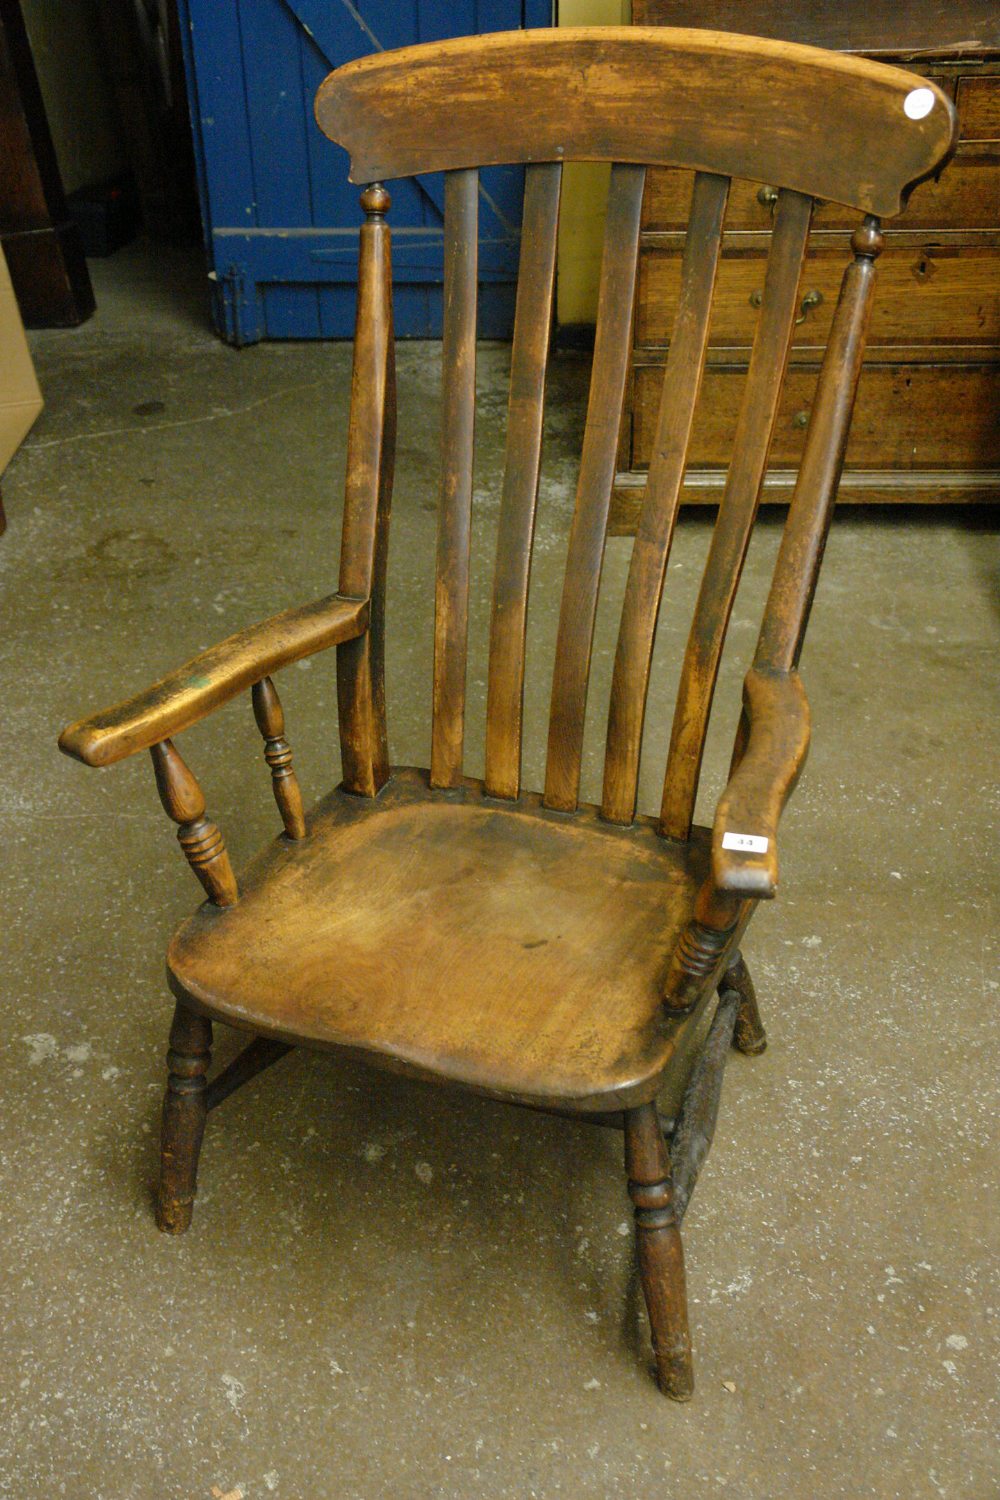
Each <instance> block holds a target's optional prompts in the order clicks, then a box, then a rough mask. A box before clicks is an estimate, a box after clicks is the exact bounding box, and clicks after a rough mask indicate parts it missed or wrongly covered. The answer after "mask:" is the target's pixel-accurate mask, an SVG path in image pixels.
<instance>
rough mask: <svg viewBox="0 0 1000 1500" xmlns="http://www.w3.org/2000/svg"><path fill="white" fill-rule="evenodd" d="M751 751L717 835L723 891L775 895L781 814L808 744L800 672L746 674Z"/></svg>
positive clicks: (733, 778) (719, 817)
mask: <svg viewBox="0 0 1000 1500" xmlns="http://www.w3.org/2000/svg"><path fill="white" fill-rule="evenodd" d="M743 709H744V713H745V715H746V719H747V724H748V726H749V727H748V733H747V737H746V748H745V750H744V753H743V756H742V758H741V759H740V761H739V763H738V765H737V766H736V767H735V768H734V770H733V771H732V773H731V775H730V778H729V785H728V786H727V787H726V790H725V791H724V792H723V794H722V798H721V800H720V802H719V806H718V809H717V811H716V814H715V827H714V829H713V832H712V874H713V878H714V881H715V886H716V889H717V890H720V891H729V892H732V893H733V894H734V895H738V896H745V897H752V898H754V899H761V898H763V899H765V900H768V899H770V897H772V896H773V895H774V893H775V890H776V889H777V885H778V850H777V832H778V819H779V818H780V817H781V813H782V809H783V808H784V806H785V803H786V802H787V801H788V799H789V797H790V796H791V794H792V791H793V789H794V787H795V783H796V782H797V781H798V779H799V772H800V771H801V770H802V767H803V766H804V765H805V759H806V752H807V751H808V749H809V704H808V702H807V700H806V695H805V689H804V688H803V686H802V683H801V681H800V679H799V674H798V672H763V671H759V670H757V669H756V668H754V669H751V671H749V672H748V673H747V676H746V680H745V682H744V684H743Z"/></svg>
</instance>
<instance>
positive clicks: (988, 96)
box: [956, 74, 1000, 141]
mask: <svg viewBox="0 0 1000 1500" xmlns="http://www.w3.org/2000/svg"><path fill="white" fill-rule="evenodd" d="M956 103H957V105H958V133H959V135H960V137H961V138H962V140H963V141H1000V76H997V75H992V76H991V75H989V74H987V76H986V77H980V78H969V77H965V78H960V79H959V80H958V93H957V95H956Z"/></svg>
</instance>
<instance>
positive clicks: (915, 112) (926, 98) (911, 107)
mask: <svg viewBox="0 0 1000 1500" xmlns="http://www.w3.org/2000/svg"><path fill="white" fill-rule="evenodd" d="M933 108H934V90H933V89H911V90H910V92H909V93H908V94H907V96H906V98H905V99H904V100H903V113H904V114H905V115H906V117H907V119H910V120H923V119H924V118H926V116H927V115H929V114H930V112H931V110H932V109H933Z"/></svg>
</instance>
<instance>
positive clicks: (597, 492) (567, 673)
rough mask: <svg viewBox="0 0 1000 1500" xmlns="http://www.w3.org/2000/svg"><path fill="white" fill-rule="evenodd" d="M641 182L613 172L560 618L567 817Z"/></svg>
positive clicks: (548, 795)
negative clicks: (578, 473) (584, 425)
mask: <svg viewBox="0 0 1000 1500" xmlns="http://www.w3.org/2000/svg"><path fill="white" fill-rule="evenodd" d="M645 178H646V172H645V168H644V167H636V166H630V165H626V164H625V163H621V162H616V163H615V165H614V166H613V167H612V169H611V188H610V191H609V194H608V213H607V224H606V228H605V233H604V255H603V260H602V262H601V285H600V294H599V299H598V311H597V334H596V339H595V344H594V364H593V370H592V373H591V379H590V397H589V400H588V403H587V425H586V429H585V432H584V438H583V454H582V457H581V460H580V477H579V480H578V482H577V488H576V508H575V510H574V512H573V525H572V528H571V530H570V537H569V554H568V557H567V562H566V578H565V582H564V584H563V596H562V608H561V610H560V614H559V635H558V639H557V644H556V665H555V673H554V675H553V679H552V710H551V715H550V718H549V747H548V761H547V764H546V770H545V805H546V806H547V807H557V808H560V809H562V810H563V811H565V812H571V811H573V809H574V808H575V807H576V805H577V799H578V797H579V793H580V758H581V755H582V751H583V729H584V720H585V716H586V710H587V681H588V678H589V676H590V654H591V648H592V645H593V638H594V619H595V616H596V613H597V595H598V590H599V588H600V582H601V566H602V563H603V561H604V542H605V535H606V532H607V525H608V507H609V505H610V502H611V488H612V485H613V483H614V477H615V459H616V456H617V447H618V434H619V427H620V425H621V414H622V403H623V400H624V397H625V380H626V376H627V374H628V354H629V342H630V340H629V333H630V330H631V326H632V314H633V310H634V306H635V279H636V264H637V253H638V248H639V225H640V220H641V210H642V191H643V185H644V183H645Z"/></svg>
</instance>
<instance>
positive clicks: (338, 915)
mask: <svg viewBox="0 0 1000 1500" xmlns="http://www.w3.org/2000/svg"><path fill="white" fill-rule="evenodd" d="M709 855H710V835H709V833H708V831H707V830H705V829H701V830H699V834H698V836H697V837H696V838H692V839H691V840H690V841H688V842H686V843H683V844H681V843H668V842H666V841H665V840H664V839H662V838H660V837H659V835H658V833H657V829H656V824H655V822H654V820H653V819H651V818H649V819H642V820H637V821H636V822H635V823H633V824H632V825H631V826H630V827H628V828H619V827H616V826H615V825H614V824H609V823H605V822H602V821H601V819H600V818H599V817H598V816H597V812H596V809H593V808H581V809H580V811H579V812H578V813H577V814H575V815H574V816H573V817H572V818H571V819H567V818H566V817H565V816H564V815H562V814H559V813H553V812H550V811H549V810H548V809H546V808H545V807H543V806H542V805H541V803H540V800H539V799H538V798H522V799H521V800H520V802H519V803H518V805H517V807H516V808H515V809H513V810H510V809H508V808H506V807H504V806H503V805H502V804H501V805H498V804H497V803H496V802H495V801H493V800H492V799H490V798H487V797H484V796H483V794H482V791H481V789H480V787H479V786H478V785H477V784H476V783H474V782H468V783H466V784H465V785H463V786H462V787H459V788H456V789H455V790H454V791H450V792H448V793H446V794H444V795H441V794H440V793H432V792H431V790H430V787H429V785H428V779H427V776H426V774H425V773H423V772H420V771H415V770H396V771H394V772H393V774H392V776H391V778H390V780H389V781H388V782H387V783H386V785H385V787H384V788H383V790H382V792H381V793H380V795H379V796H378V798H374V799H368V798H360V797H352V796H350V795H349V794H347V793H345V792H342V791H335V792H333V793H332V794H331V795H330V796H329V797H327V798H326V799H325V800H324V801H323V802H322V803H321V804H320V806H319V808H318V809H317V810H316V813H315V814H314V816H313V818H312V819H311V821H310V830H309V836H308V838H306V839H303V840H301V841H297V842H290V841H285V840H278V841H277V842H276V843H274V844H273V845H271V846H270V848H268V849H266V850H265V851H264V853H263V854H262V855H261V856H260V857H259V858H258V859H257V860H256V861H255V863H254V864H253V865H252V866H251V868H250V869H249V870H247V871H246V872H245V873H244V874H243V876H242V878H241V881H240V892H241V894H240V901H239V903H238V904H237V905H236V906H233V907H229V908H227V909H224V910H222V911H220V910H218V909H217V908H214V907H212V906H210V905H208V904H206V905H205V906H203V907H202V908H201V909H200V911H198V912H196V913H195V915H194V916H193V917H191V918H189V919H188V921H186V922H185V923H184V925H183V926H182V927H181V928H180V929H179V930H178V932H177V934H176V935H175V937H174V939H173V942H172V943H171V945H170V950H169V953H168V958H167V964H168V973H169V976H170V984H171V987H172V988H173V990H174V993H175V994H176V995H177V996H178V998H179V999H182V1000H185V1001H187V1002H189V1003H190V1004H192V1005H195V1006H197V1007H198V1008H199V1009H200V1010H202V1011H204V1012H205V1014H207V1015H210V1016H212V1017H213V1018H214V1019H216V1020H220V1021H229V1022H231V1023H233V1024H234V1025H237V1026H241V1027H244V1028H249V1029H250V1030H252V1031H255V1032H258V1033H260V1034H262V1035H268V1036H275V1037H278V1038H281V1039H283V1040H284V1039H290V1040H296V1041H308V1042H310V1043H311V1044H313V1045H315V1046H319V1047H346V1048H348V1049H350V1050H351V1051H353V1052H359V1053H370V1054H373V1055H374V1056H375V1057H376V1058H378V1059H380V1060H383V1061H385V1062H386V1063H388V1064H390V1065H392V1066H398V1067H400V1068H402V1069H404V1070H406V1071H408V1072H413V1073H417V1074H421V1075H423V1076H425V1077H432V1078H433V1077H442V1078H449V1079H451V1080H453V1081H455V1082H458V1083H464V1084H467V1085H469V1086H470V1087H473V1088H475V1089H477V1090H481V1091H482V1092H485V1093H489V1094H494V1095H499V1096H501V1097H509V1098H514V1099H517V1100H519V1101H521V1102H524V1103H529V1102H535V1103H538V1104H541V1105H547V1104H553V1105H562V1106H565V1107H571V1106H572V1107H575V1108H578V1109H584V1110H620V1109H623V1108H625V1107H627V1106H628V1105H631V1104H642V1103H645V1102H646V1101H647V1100H649V1099H650V1098H653V1097H654V1096H655V1094H656V1092H657V1089H658V1087H659V1085H660V1083H661V1080H662V1076H663V1074H664V1072H665V1070H666V1068H667V1067H668V1066H669V1063H670V1060H671V1058H672V1057H673V1056H674V1053H675V1051H676V1044H677V1040H678V1036H679V1034H680V1033H681V1031H682V1030H683V1029H684V1027H685V1026H687V1025H689V1024H690V1016H682V1017H677V1018H672V1017H670V1016H669V1015H667V1014H666V1013H665V1011H664V1008H663V1004H662V1000H661V994H662V987H663V980H664V977H665V974H666V970H667V966H668V963H669V959H670V955H671V953H672V951H673V949H674V947H675V945H676V942H677V939H678V938H679V936H680V934H681V932H682V930H683V928H684V925H685V923H686V922H687V921H688V919H689V917H690V916H691V912H692V909H693V906H694V899H695V896H696V894H697V890H698V887H699V885H700V884H701V882H702V881H703V880H704V879H705V877H706V875H707V873H708V869H709ZM376 892H377V899H372V893H376Z"/></svg>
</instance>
